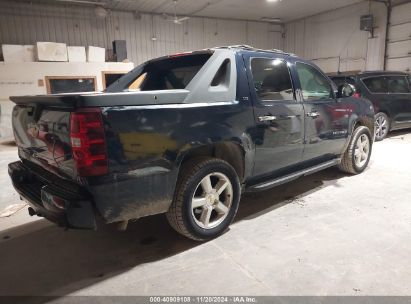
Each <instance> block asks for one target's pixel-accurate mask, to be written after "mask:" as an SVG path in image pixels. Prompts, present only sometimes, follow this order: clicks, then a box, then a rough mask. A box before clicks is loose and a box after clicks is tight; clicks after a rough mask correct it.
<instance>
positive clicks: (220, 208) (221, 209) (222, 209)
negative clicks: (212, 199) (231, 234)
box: [215, 201, 228, 214]
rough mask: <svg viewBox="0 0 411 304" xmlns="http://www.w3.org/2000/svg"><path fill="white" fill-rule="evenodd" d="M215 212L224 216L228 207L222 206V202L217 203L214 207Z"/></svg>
mask: <svg viewBox="0 0 411 304" xmlns="http://www.w3.org/2000/svg"><path fill="white" fill-rule="evenodd" d="M215 210H216V211H217V212H218V213H220V214H226V213H227V212H228V207H227V206H226V205H224V203H223V202H221V201H219V202H218V204H217V205H216V206H215Z"/></svg>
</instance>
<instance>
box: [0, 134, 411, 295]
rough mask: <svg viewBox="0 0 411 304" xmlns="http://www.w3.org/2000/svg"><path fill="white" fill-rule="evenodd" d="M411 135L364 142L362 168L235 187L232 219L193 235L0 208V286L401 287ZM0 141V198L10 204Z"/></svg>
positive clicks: (406, 269) (407, 249) (158, 225)
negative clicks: (367, 155) (226, 225)
mask: <svg viewBox="0 0 411 304" xmlns="http://www.w3.org/2000/svg"><path fill="white" fill-rule="evenodd" d="M410 155H411V134H407V132H399V133H398V132H397V133H394V134H392V136H391V138H389V139H387V140H385V141H384V142H381V143H376V144H375V146H374V151H373V157H372V161H371V163H370V167H369V169H368V170H367V171H366V172H364V174H362V175H359V176H351V177H349V176H344V175H342V174H340V173H339V172H338V171H337V170H335V169H329V170H326V171H324V172H321V173H318V174H315V175H313V176H310V177H306V178H303V179H300V180H298V181H295V182H292V183H290V184H287V185H284V186H281V187H278V188H275V189H273V190H270V191H266V192H262V193H259V194H257V195H247V196H246V197H244V198H243V200H242V202H241V205H240V210H239V214H238V216H237V218H236V221H235V223H234V224H233V225H232V226H231V229H230V230H229V231H228V232H227V233H226V234H224V235H223V236H221V237H220V238H218V239H216V240H214V241H210V242H208V243H204V244H198V243H194V242H191V241H189V240H186V239H184V238H183V237H180V236H179V235H177V234H176V233H174V232H173V231H172V230H171V228H169V226H168V225H167V223H166V221H165V218H164V217H163V216H156V217H151V218H146V219H142V220H140V221H137V222H135V223H133V224H131V225H130V229H129V230H128V231H127V232H117V231H115V229H114V228H113V227H110V226H107V227H105V228H104V229H103V230H100V231H97V232H93V231H64V230H62V229H60V228H57V227H55V226H54V225H53V224H50V223H48V222H47V221H45V220H42V219H36V218H30V217H29V216H28V214H27V212H26V211H25V210H24V211H19V212H18V213H16V214H15V215H13V216H11V217H9V218H1V219H0V227H1V228H0V230H1V231H0V261H1V266H0V268H1V271H0V295H55V296H62V295H411V285H410V284H409V282H410V281H411V264H410V260H409V257H410V256H411V242H410V235H411V191H410V187H411V161H410ZM13 158H15V148H10V147H8V148H4V147H2V148H1V151H0V160H1V161H0V165H1V169H0V181H1V189H2V190H3V191H2V194H1V197H0V200H1V201H0V206H2V207H4V206H5V205H7V204H10V203H18V202H19V201H18V199H17V196H16V195H14V193H13V191H11V188H10V187H11V186H10V184H9V182H8V180H7V179H6V174H7V173H6V170H5V166H6V163H7V162H8V160H10V159H13Z"/></svg>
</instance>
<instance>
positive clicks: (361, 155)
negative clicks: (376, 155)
mask: <svg viewBox="0 0 411 304" xmlns="http://www.w3.org/2000/svg"><path fill="white" fill-rule="evenodd" d="M369 154H370V139H369V138H368V136H367V135H365V134H363V135H361V136H360V137H359V138H358V139H357V142H356V144H355V151H354V161H355V164H356V166H357V167H358V168H362V167H363V166H364V165H365V164H366V163H367V161H368V157H369Z"/></svg>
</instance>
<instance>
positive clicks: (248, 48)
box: [210, 44, 297, 57]
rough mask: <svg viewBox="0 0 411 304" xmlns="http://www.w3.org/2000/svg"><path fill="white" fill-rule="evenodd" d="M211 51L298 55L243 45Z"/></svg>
mask: <svg viewBox="0 0 411 304" xmlns="http://www.w3.org/2000/svg"><path fill="white" fill-rule="evenodd" d="M210 50H234V51H249V52H259V53H274V54H281V55H286V56H292V57H297V55H295V54H293V53H287V52H284V51H282V50H277V49H271V50H264V49H259V48H255V47H252V46H249V45H243V44H242V45H229V46H218V47H213V48H211V49H210Z"/></svg>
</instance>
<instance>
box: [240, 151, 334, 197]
mask: <svg viewBox="0 0 411 304" xmlns="http://www.w3.org/2000/svg"><path fill="white" fill-rule="evenodd" d="M340 163H341V159H340V158H337V159H333V160H330V161H328V162H325V163H322V164H319V165H316V166H314V167H310V168H307V169H304V170H301V171H298V172H295V173H292V174H289V175H286V176H283V177H279V178H276V179H273V180H271V181H268V182H264V183H261V184H257V185H255V186H252V187H250V188H249V189H248V191H250V192H254V191H262V190H266V189H269V188H272V187H275V186H279V185H282V184H285V183H288V182H290V181H292V180H295V179H297V178H300V177H303V176H306V175H310V174H313V173H316V172H318V171H321V170H324V169H327V168H330V167H333V166H336V165H338V164H340Z"/></svg>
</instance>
